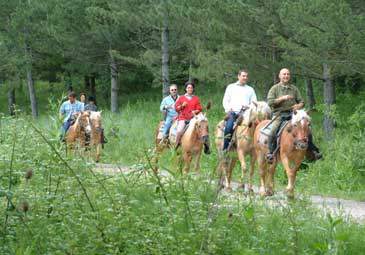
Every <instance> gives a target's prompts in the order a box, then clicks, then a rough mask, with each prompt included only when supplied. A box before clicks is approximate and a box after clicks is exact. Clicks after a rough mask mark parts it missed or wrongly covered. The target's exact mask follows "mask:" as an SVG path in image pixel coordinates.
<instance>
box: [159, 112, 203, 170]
mask: <svg viewBox="0 0 365 255" xmlns="http://www.w3.org/2000/svg"><path fill="white" fill-rule="evenodd" d="M207 108H208V107H207ZM176 124H177V122H174V123H173V124H172V127H171V129H170V134H169V138H168V141H167V142H166V143H163V144H161V139H159V138H158V131H159V128H158V129H157V131H156V149H155V150H156V153H157V154H160V153H161V152H162V151H163V149H164V148H166V147H168V146H170V147H175V146H176ZM160 125H162V124H161V123H160V124H159V127H160ZM203 146H207V147H209V128H208V119H207V117H206V115H205V114H204V113H199V114H197V115H195V116H194V117H193V118H192V119H191V120H190V123H189V125H188V126H187V129H186V131H185V133H184V135H183V136H182V137H181V150H182V159H183V163H184V167H183V171H184V172H185V173H188V172H189V170H190V165H191V162H192V161H193V160H194V170H195V171H198V170H199V168H200V157H201V152H202V149H203ZM157 161H158V156H157V157H156V163H157Z"/></svg>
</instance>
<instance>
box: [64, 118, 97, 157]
mask: <svg viewBox="0 0 365 255" xmlns="http://www.w3.org/2000/svg"><path fill="white" fill-rule="evenodd" d="M90 132H91V124H90V113H89V112H87V111H85V112H81V113H79V114H78V116H77V118H76V121H75V123H74V124H73V125H72V126H71V127H70V128H69V129H68V131H67V133H66V136H65V141H66V153H67V151H68V150H70V151H71V150H73V149H74V150H75V152H76V148H75V145H78V146H79V147H80V148H85V144H86V135H88V134H90Z"/></svg>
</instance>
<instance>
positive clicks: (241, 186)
mask: <svg viewBox="0 0 365 255" xmlns="http://www.w3.org/2000/svg"><path fill="white" fill-rule="evenodd" d="M238 188H239V189H242V190H243V191H245V184H244V183H241V184H240V185H238Z"/></svg>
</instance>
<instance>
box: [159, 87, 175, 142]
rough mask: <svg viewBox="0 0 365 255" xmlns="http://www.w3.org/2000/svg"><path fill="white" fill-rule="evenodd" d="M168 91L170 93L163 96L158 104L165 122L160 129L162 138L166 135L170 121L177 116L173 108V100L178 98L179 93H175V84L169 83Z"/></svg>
mask: <svg viewBox="0 0 365 255" xmlns="http://www.w3.org/2000/svg"><path fill="white" fill-rule="evenodd" d="M169 92H170V95H168V96H167V97H165V98H164V99H163V100H162V102H161V105H160V111H161V112H162V113H163V114H164V118H165V124H164V126H163V130H162V133H163V139H165V138H167V137H168V135H169V131H170V128H171V125H172V122H173V121H174V119H175V117H176V116H177V112H176V110H175V102H176V100H177V99H178V98H179V95H178V94H177V85H176V84H172V85H170V87H169Z"/></svg>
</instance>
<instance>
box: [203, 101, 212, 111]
mask: <svg viewBox="0 0 365 255" xmlns="http://www.w3.org/2000/svg"><path fill="white" fill-rule="evenodd" d="M211 107H212V101H210V100H209V102H208V103H207V106H206V107H205V108H206V109H207V111H209V110H210V108H211Z"/></svg>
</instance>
